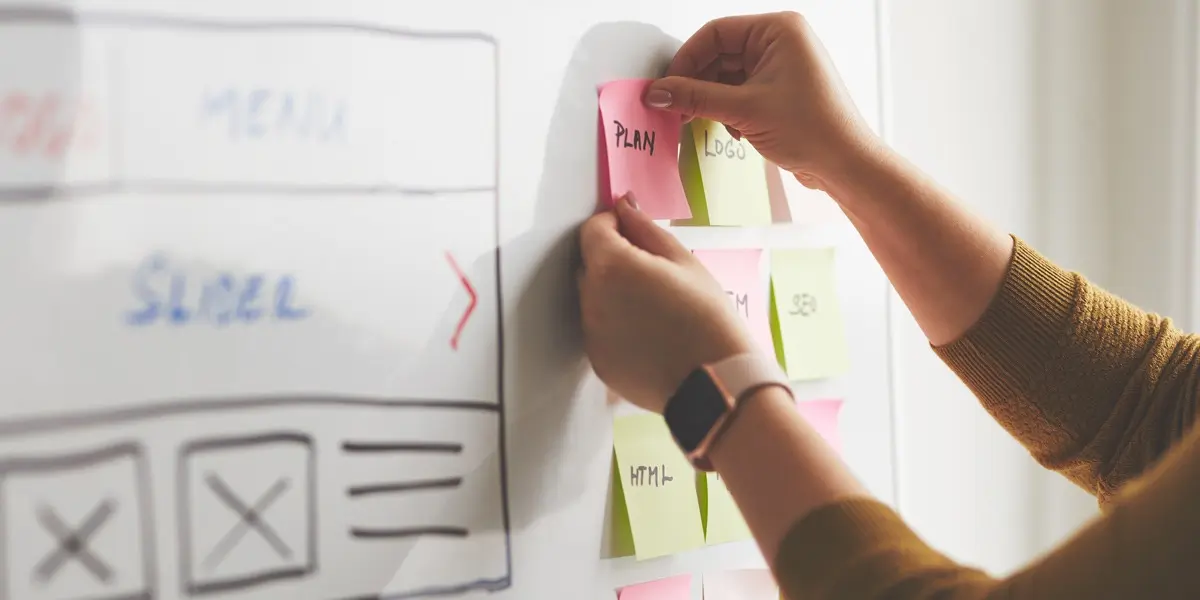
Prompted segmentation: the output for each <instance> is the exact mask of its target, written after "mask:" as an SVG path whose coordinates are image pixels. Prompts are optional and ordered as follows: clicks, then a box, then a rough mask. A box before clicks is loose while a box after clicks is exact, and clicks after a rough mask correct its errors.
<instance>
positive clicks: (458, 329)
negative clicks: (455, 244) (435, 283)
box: [446, 251, 478, 350]
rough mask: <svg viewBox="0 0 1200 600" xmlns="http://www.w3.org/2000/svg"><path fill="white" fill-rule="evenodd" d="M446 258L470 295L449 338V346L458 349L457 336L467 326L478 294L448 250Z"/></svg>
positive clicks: (476, 302)
mask: <svg viewBox="0 0 1200 600" xmlns="http://www.w3.org/2000/svg"><path fill="white" fill-rule="evenodd" d="M446 260H448V261H450V268H451V269H454V274H455V275H458V280H459V281H461V282H462V284H463V287H465V288H467V295H468V296H470V297H471V303H470V304H468V305H467V310H466V312H464V313H463V316H462V318H461V319H459V320H458V326H457V327H455V328H454V336H453V337H451V338H450V347H451V348H453V349H455V350H458V338H459V336H461V335H462V331H463V328H464V327H466V326H467V319H469V318H471V313H472V312H475V305H476V304H478V296H476V295H475V288H474V287H472V286H471V282H470V281H468V280H467V274H466V273H463V270H462V269H460V268H459V267H458V263H457V262H455V261H454V257H453V256H451V255H450V252H449V251H447V252H446Z"/></svg>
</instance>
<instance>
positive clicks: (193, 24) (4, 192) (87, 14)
mask: <svg viewBox="0 0 1200 600" xmlns="http://www.w3.org/2000/svg"><path fill="white" fill-rule="evenodd" d="M21 21H24V22H41V23H62V24H66V25H79V24H84V25H90V26H108V27H127V28H135V27H158V28H176V29H192V30H205V31H210V32H214V33H219V32H246V31H287V30H298V31H307V32H311V31H322V30H323V31H338V32H346V33H359V34H369V35H383V36H397V37H410V38H417V39H458V40H474V41H479V42H484V43H486V44H489V45H490V46H491V47H492V49H493V52H492V58H493V63H494V68H493V75H494V78H493V82H492V85H493V92H494V94H493V95H494V98H495V102H494V123H495V137H494V142H493V143H494V145H495V148H494V152H493V156H494V172H493V182H494V183H495V185H494V186H493V187H489V188H464V189H461V190H452V189H423V188H402V187H381V186H355V187H332V186H331V187H325V188H320V187H319V186H309V187H308V188H306V189H305V190H304V191H301V190H297V189H294V188H286V189H285V188H284V186H274V187H272V186H271V185H270V184H263V185H265V188H264V187H256V189H255V190H253V191H260V192H261V191H264V189H266V190H273V191H276V192H279V193H296V194H301V193H306V194H334V193H337V194H344V193H353V194H359V195H361V194H416V195H422V194H436V193H462V192H463V191H468V192H471V191H474V192H490V193H492V194H493V196H494V198H495V202H494V203H493V217H494V218H493V225H494V235H495V240H496V246H495V248H496V254H495V261H494V265H493V268H494V272H495V279H496V339H497V355H496V359H497V360H496V368H497V396H496V399H497V402H496V403H495V404H492V403H485V402H475V401H462V400H452V401H445V402H441V401H434V400H381V399H363V398H325V399H321V398H315V397H311V396H300V397H293V398H291V399H290V400H289V399H287V398H281V397H278V396H272V397H266V398H257V399H256V398H249V399H245V400H242V401H239V402H237V403H226V404H218V405H217V406H211V407H209V406H203V403H204V402H205V400H199V399H193V400H183V401H180V402H179V404H177V405H176V406H175V407H163V406H153V405H148V404H143V405H141V406H137V407H128V408H121V409H114V410H102V411H91V412H87V413H76V414H70V415H61V414H60V415H51V416H45V417H32V418H24V419H15V420H9V421H2V420H0V439H3V438H5V437H19V436H23V435H26V434H34V433H39V432H47V431H55V430H58V429H70V428H87V427H95V426H102V425H106V424H109V425H111V424H115V423H123V422H127V421H130V420H137V419H145V418H155V417H158V416H165V415H171V414H181V413H196V412H207V411H210V410H252V409H258V408H263V407H268V406H278V405H285V404H290V405H338V404H340V405H358V406H378V407H423V408H459V409H466V410H488V411H494V412H496V413H497V415H498V416H499V418H498V419H497V431H498V443H497V453H498V458H499V465H498V467H499V476H500V501H501V520H502V522H503V526H504V548H505V570H506V574H505V576H504V577H502V578H495V579H486V578H485V579H479V580H476V581H474V582H470V583H467V584H464V585H460V586H450V587H434V588H426V589H425V590H419V591H416V592H412V593H403V594H398V595H377V596H360V597H355V598H347V599H346V600H357V599H363V600H365V599H373V600H401V599H404V598H415V597H419V596H438V595H449V594H458V593H464V592H467V591H471V590H477V589H483V590H488V591H498V590H503V589H507V588H509V587H511V586H512V583H513V557H512V535H511V515H510V506H509V497H508V457H507V437H506V435H507V426H506V416H505V396H506V391H507V390H506V378H505V364H506V356H505V355H506V345H505V339H504V333H505V330H504V299H503V294H502V293H501V291H502V290H503V277H502V274H503V273H502V272H503V267H502V258H501V257H502V251H501V248H500V239H501V237H500V236H501V225H500V219H501V210H500V203H501V200H502V195H501V192H500V190H499V181H500V171H501V158H500V138H501V129H502V123H501V116H502V110H501V104H500V103H501V93H500V92H501V90H500V75H501V68H500V67H501V61H500V51H501V50H500V44H499V43H498V41H497V39H496V38H495V37H494V36H492V35H489V34H487V33H484V32H476V31H450V30H444V31H433V30H418V29H408V28H401V27H384V26H379V25H373V24H369V23H362V22H351V21H329V20H311V21H301V20H279V19H272V20H256V19H245V20H238V21H221V20H215V19H204V18H195V17H182V16H171V15H165V14H149V13H135V12H121V11H103V10H77V9H74V8H70V7H50V6H41V5H26V6H21V5H10V6H4V7H0V24H3V23H5V22H21ZM197 183H199V182H178V181H175V182H162V181H160V182H146V183H142V184H134V183H130V182H116V183H91V184H85V185H84V186H82V187H79V188H77V189H75V190H73V189H72V187H71V186H55V185H47V186H22V187H20V188H4V187H2V186H0V202H2V201H5V200H11V198H9V196H11V195H18V194H22V193H25V194H29V193H32V194H38V193H41V194H44V195H46V196H47V197H51V198H60V197H65V196H70V195H89V194H91V195H98V194H103V193H106V192H104V190H105V189H106V188H107V189H108V190H110V192H115V191H120V190H125V191H131V190H134V189H136V187H137V186H138V185H142V186H163V187H166V188H169V187H171V186H175V187H176V188H178V187H180V186H182V187H183V188H188V189H193V190H195V191H203V192H204V193H220V191H221V189H222V186H224V188H225V189H227V190H229V189H232V187H236V186H237V184H236V183H224V184H217V185H210V186H208V187H207V188H205V189H203V190H198V189H196V188H195V187H189V186H194V185H195V184H197ZM242 190H243V191H244V190H245V188H242ZM159 191H162V189H161V188H160V190H159ZM22 199H28V198H27V197H23V198H22ZM209 402H211V400H210V401H209ZM139 451H140V450H139ZM138 456H139V460H141V461H142V464H140V465H139V467H140V471H139V472H141V473H143V475H145V464H144V461H145V459H144V456H142V455H140V454H139V455H138ZM314 481H315V477H314ZM0 482H2V479H0ZM143 483H144V485H145V489H144V490H143V494H142V497H141V499H140V501H141V502H143V503H145V506H146V507H147V510H148V511H152V510H153V505H152V504H150V496H149V487H148V485H149V482H148V479H146V480H145V481H144V482H143ZM0 499H2V498H0ZM3 508H4V507H3V504H2V503H0V518H2V517H3ZM151 525H152V524H151ZM147 531H151V529H147ZM3 534H4V530H3V522H2V520H0V536H2V535H3ZM0 539H3V538H0ZM150 541H153V540H150ZM0 546H2V545H0ZM147 547H152V546H147ZM2 551H3V548H2V547H0V558H3V556H2ZM2 567H3V565H0V568H2ZM2 573H3V571H2V570H0V574H2ZM154 573H155V571H153V570H148V571H147V581H148V584H149V585H151V592H153V585H155V583H154V580H153V576H154ZM3 593H4V590H3V586H0V594H3ZM151 595H152V594H151ZM0 600H6V599H5V598H4V597H3V595H0Z"/></svg>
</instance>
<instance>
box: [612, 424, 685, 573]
mask: <svg viewBox="0 0 1200 600" xmlns="http://www.w3.org/2000/svg"><path fill="white" fill-rule="evenodd" d="M613 454H614V456H615V458H616V460H615V463H616V465H615V468H616V473H617V476H618V479H619V485H618V486H615V489H614V492H617V493H619V494H620V496H619V497H618V498H617V499H616V500H615V502H617V503H623V505H624V510H625V513H626V515H627V516H628V531H615V532H614V535H615V536H616V537H617V538H618V540H617V541H616V542H615V543H614V545H615V546H617V547H620V548H627V547H628V544H627V543H626V542H627V541H632V546H633V554H634V555H635V556H637V558H638V560H643V559H647V558H654V557H657V556H665V555H668V554H674V553H676V552H682V551H684V550H690V549H692V548H698V547H700V546H703V545H704V529H703V524H702V523H701V519H700V501H699V498H698V497H697V493H696V479H695V473H696V471H695V469H694V468H693V467H692V465H691V463H689V462H688V460H687V457H685V456H684V455H683V452H681V451H680V450H679V447H678V446H676V445H675V440H674V439H673V438H672V437H671V433H670V431H669V430H668V429H667V424H666V422H665V421H663V418H662V417H661V416H659V415H655V414H649V413H646V414H635V415H629V416H622V417H618V418H617V419H616V420H614V422H613ZM615 521H618V522H619V519H615ZM621 538H624V540H622V539H621Z"/></svg>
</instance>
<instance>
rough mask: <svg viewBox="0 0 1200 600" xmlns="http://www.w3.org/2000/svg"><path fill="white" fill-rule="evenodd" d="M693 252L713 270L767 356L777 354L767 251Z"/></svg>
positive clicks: (713, 273) (711, 271)
mask: <svg viewBox="0 0 1200 600" xmlns="http://www.w3.org/2000/svg"><path fill="white" fill-rule="evenodd" d="M692 254H694V255H695V256H696V258H698V259H700V262H701V263H703V264H704V266H705V267H706V268H707V269H708V271H709V272H710V273H712V275H713V277H714V278H716V280H717V282H718V283H720V284H721V287H723V288H725V294H726V295H728V296H729V301H730V302H731V303H732V304H733V307H734V309H735V310H736V311H737V313H738V314H739V315H741V316H742V318H743V319H745V320H746V325H747V326H748V327H749V328H750V334H751V335H753V336H754V339H755V340H756V341H757V342H758V344H759V347H761V348H762V350H763V352H765V353H766V355H767V356H772V357H773V356H775V341H774V339H773V338H772V336H771V319H770V316H769V314H770V313H769V309H770V304H771V303H770V299H769V298H768V286H767V280H766V277H765V272H764V269H763V251H762V250H758V249H751V250H693V251H692Z"/></svg>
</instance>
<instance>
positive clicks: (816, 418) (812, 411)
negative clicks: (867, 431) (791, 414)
mask: <svg viewBox="0 0 1200 600" xmlns="http://www.w3.org/2000/svg"><path fill="white" fill-rule="evenodd" d="M796 408H797V409H798V410H799V411H800V415H801V416H803V417H804V418H805V420H807V421H808V422H809V424H811V425H812V426H813V428H814V429H816V430H817V433H819V434H821V437H823V438H825V441H826V442H827V443H828V444H829V445H830V446H832V447H833V449H834V450H836V451H837V452H838V453H839V454H840V453H841V452H842V436H841V434H840V433H838V414H839V413H841V411H842V401H841V400H836V399H827V400H802V401H800V402H797V403H796Z"/></svg>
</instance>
